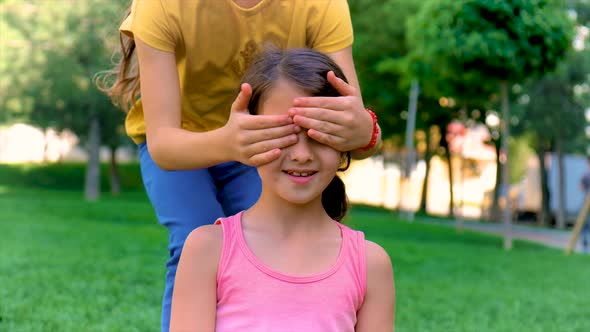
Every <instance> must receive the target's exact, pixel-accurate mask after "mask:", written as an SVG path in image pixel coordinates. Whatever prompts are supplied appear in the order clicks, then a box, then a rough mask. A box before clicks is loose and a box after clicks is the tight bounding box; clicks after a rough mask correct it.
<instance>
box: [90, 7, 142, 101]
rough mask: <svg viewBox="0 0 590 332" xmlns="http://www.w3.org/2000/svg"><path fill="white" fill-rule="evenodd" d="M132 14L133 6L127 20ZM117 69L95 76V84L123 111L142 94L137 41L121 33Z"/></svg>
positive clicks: (117, 53)
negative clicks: (136, 53) (136, 50)
mask: <svg viewBox="0 0 590 332" xmlns="http://www.w3.org/2000/svg"><path fill="white" fill-rule="evenodd" d="M130 14H131V6H129V9H128V10H127V11H126V15H125V18H127V17H128V16H129V15H130ZM113 59H117V60H116V61H115V67H114V68H112V69H110V70H106V71H103V72H100V73H98V74H96V75H95V77H94V82H95V84H96V86H97V87H98V89H99V90H100V91H103V92H104V93H106V94H107V95H108V96H109V97H110V98H111V100H112V102H113V104H115V105H117V106H118V107H120V108H121V109H123V111H125V112H127V111H129V109H130V108H131V106H133V104H134V103H135V101H136V100H137V98H138V97H139V93H140V86H139V68H138V64H137V56H136V55H135V40H134V39H133V38H131V37H129V36H127V35H126V34H124V33H121V32H119V49H118V50H117V51H115V54H114V55H113Z"/></svg>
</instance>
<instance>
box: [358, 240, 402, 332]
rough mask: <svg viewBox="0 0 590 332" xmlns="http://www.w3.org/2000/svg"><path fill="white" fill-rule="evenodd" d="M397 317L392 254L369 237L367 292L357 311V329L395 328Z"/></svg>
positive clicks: (366, 331) (375, 331)
mask: <svg viewBox="0 0 590 332" xmlns="http://www.w3.org/2000/svg"><path fill="white" fill-rule="evenodd" d="M394 318H395V286H394V282H393V268H392V266H391V260H390V259H389V255H388V254H387V252H385V250H383V248H381V247H380V246H379V245H377V244H375V243H373V242H370V241H367V292H366V294H365V301H364V302H363V306H362V307H361V309H360V310H359V312H358V314H357V323H356V329H355V330H356V332H382V331H383V332H385V331H387V332H392V331H394Z"/></svg>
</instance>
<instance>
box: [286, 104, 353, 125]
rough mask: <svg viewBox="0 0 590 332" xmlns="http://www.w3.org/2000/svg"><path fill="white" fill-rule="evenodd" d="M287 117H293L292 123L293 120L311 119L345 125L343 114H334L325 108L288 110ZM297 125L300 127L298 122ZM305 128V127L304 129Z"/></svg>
mask: <svg viewBox="0 0 590 332" xmlns="http://www.w3.org/2000/svg"><path fill="white" fill-rule="evenodd" d="M289 115H291V116H292V117H293V121H295V118H296V117H297V118H299V119H300V120H301V118H303V117H305V118H312V119H316V120H320V121H326V122H331V123H335V124H339V125H344V124H345V123H346V119H345V116H343V115H344V113H343V112H335V111H333V110H331V109H325V108H316V107H303V108H292V109H290V110H289ZM295 123H296V124H298V125H301V124H300V123H298V122H295ZM304 127H305V126H304ZM305 128H307V127H305Z"/></svg>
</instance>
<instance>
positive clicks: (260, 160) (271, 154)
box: [248, 149, 281, 167]
mask: <svg viewBox="0 0 590 332" xmlns="http://www.w3.org/2000/svg"><path fill="white" fill-rule="evenodd" d="M280 155H281V149H272V150H270V151H266V152H263V153H259V154H257V155H254V156H252V157H251V158H250V160H249V162H248V165H250V166H254V167H258V166H262V165H265V164H268V163H270V162H272V161H274V160H276V159H277V158H278V157H280Z"/></svg>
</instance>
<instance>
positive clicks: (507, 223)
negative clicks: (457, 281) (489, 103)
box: [500, 81, 512, 250]
mask: <svg viewBox="0 0 590 332" xmlns="http://www.w3.org/2000/svg"><path fill="white" fill-rule="evenodd" d="M500 91H501V95H502V122H501V126H502V157H503V159H504V160H500V161H503V163H502V164H503V165H502V195H503V197H504V211H503V213H502V221H503V223H504V249H506V250H510V249H512V220H511V219H512V218H511V217H512V208H511V206H510V179H509V175H510V168H509V167H508V160H509V158H508V138H509V137H510V109H509V107H510V106H509V100H508V82H506V81H504V82H502V83H501V84H500Z"/></svg>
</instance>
